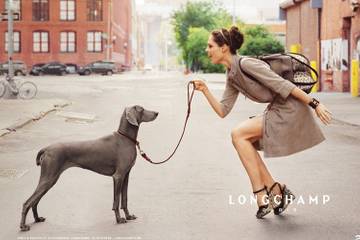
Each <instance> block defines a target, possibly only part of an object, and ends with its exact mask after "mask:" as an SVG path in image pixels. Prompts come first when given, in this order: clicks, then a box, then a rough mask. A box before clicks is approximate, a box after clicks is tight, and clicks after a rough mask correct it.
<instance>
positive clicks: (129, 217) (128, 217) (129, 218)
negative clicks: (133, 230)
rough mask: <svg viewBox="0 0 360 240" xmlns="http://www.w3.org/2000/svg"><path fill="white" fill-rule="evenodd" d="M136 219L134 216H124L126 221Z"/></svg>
mask: <svg viewBox="0 0 360 240" xmlns="http://www.w3.org/2000/svg"><path fill="white" fill-rule="evenodd" d="M136 218H137V217H136V216H135V215H128V216H126V220H135V219H136Z"/></svg>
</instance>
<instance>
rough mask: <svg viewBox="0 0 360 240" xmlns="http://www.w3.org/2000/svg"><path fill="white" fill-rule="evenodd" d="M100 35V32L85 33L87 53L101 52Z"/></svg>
mask: <svg viewBox="0 0 360 240" xmlns="http://www.w3.org/2000/svg"><path fill="white" fill-rule="evenodd" d="M101 34H102V32H88V33H87V50H88V52H101V51H102V42H101Z"/></svg>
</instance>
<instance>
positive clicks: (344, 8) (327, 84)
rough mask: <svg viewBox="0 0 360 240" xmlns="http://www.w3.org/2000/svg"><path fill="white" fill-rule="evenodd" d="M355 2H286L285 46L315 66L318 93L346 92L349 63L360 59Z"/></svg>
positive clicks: (283, 6) (283, 10) (359, 20)
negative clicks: (295, 47)
mask: <svg viewBox="0 0 360 240" xmlns="http://www.w3.org/2000/svg"><path fill="white" fill-rule="evenodd" d="M359 3H360V1H358V0H286V1H283V2H282V3H281V4H280V18H282V19H286V33H287V35H286V45H287V48H288V49H291V48H292V46H294V45H295V46H296V45H297V46H299V49H300V52H301V53H303V54H304V55H306V56H307V57H308V58H309V59H310V60H314V61H316V62H317V66H318V69H319V70H321V71H320V73H321V81H320V89H321V90H322V91H330V92H331V91H334V92H335V91H336V92H348V91H349V89H350V73H351V71H350V70H351V60H352V59H359V57H360V10H359Z"/></svg>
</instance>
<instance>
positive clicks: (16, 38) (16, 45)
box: [5, 31, 21, 53]
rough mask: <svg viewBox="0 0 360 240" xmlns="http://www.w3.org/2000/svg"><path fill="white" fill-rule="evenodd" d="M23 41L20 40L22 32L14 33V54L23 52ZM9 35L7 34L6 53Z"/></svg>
mask: <svg viewBox="0 0 360 240" xmlns="http://www.w3.org/2000/svg"><path fill="white" fill-rule="evenodd" d="M20 43H21V39H20V32H18V31H14V53H19V52H20V50H21V46H20ZM8 47H9V45H8V33H7V32H5V52H8Z"/></svg>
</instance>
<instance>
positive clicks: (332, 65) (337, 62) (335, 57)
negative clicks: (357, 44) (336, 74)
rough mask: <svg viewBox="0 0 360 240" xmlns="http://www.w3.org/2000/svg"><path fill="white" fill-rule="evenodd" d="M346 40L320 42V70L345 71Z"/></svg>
mask: <svg viewBox="0 0 360 240" xmlns="http://www.w3.org/2000/svg"><path fill="white" fill-rule="evenodd" d="M348 67H349V56H348V40H346V39H341V38H336V39H329V40H322V41H321V70H324V71H325V70H330V69H331V70H333V71H347V70H348Z"/></svg>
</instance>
